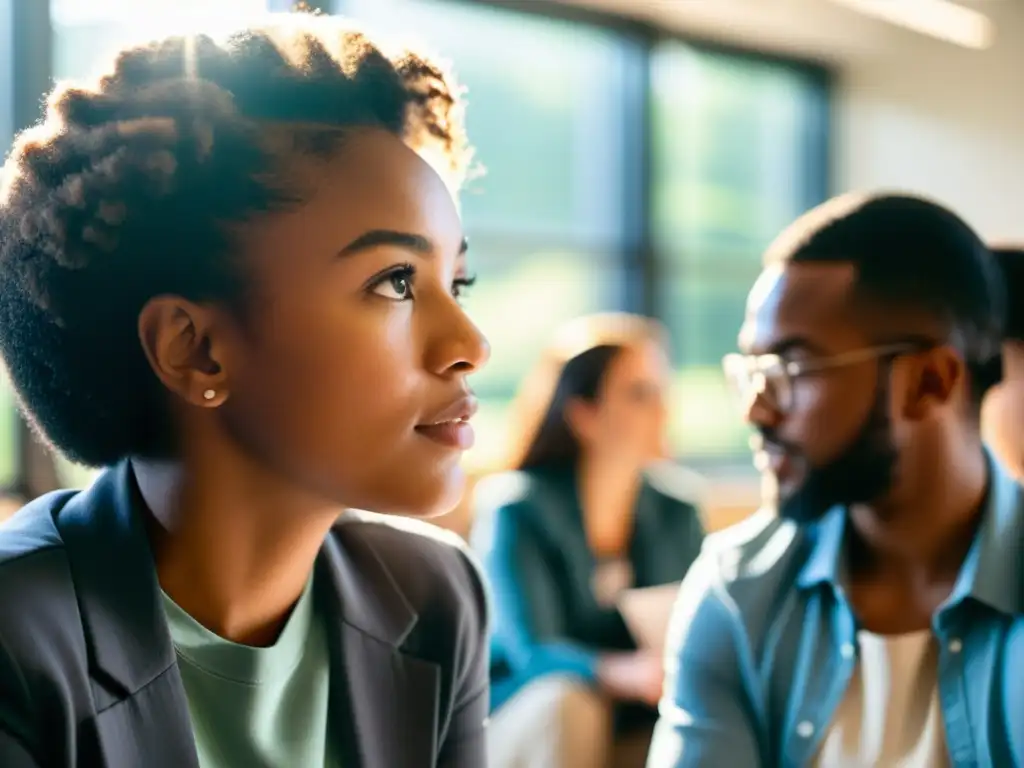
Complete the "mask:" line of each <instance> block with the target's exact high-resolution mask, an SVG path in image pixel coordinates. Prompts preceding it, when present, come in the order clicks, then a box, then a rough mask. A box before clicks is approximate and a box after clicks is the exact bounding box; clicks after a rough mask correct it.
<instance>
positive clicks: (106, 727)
mask: <svg viewBox="0 0 1024 768" xmlns="http://www.w3.org/2000/svg"><path fill="white" fill-rule="evenodd" d="M141 503H142V502H141V498H140V496H139V493H138V490H137V488H136V486H135V480H134V477H133V475H132V472H131V469H130V467H129V465H128V464H127V462H126V463H124V464H122V465H120V466H118V467H116V468H114V469H111V470H109V471H107V472H106V473H104V474H103V475H102V476H101V477H100V478H99V479H98V480H97V482H96V483H95V484H94V485H93V487H92V488H91V489H89V490H88V491H84V492H81V493H74V492H67V491H61V492H57V493H53V494H49V495H47V496H44V497H42V498H41V499H38V500H37V501H35V502H33V503H32V504H30V505H29V506H28V507H26V508H25V509H23V510H22V511H20V512H19V513H17V514H16V515H15V516H14V517H13V518H12V519H11V520H9V521H7V522H6V523H4V524H3V525H2V526H0V766H2V767H3V768H30V767H36V766H37V767H39V768H42V767H44V766H45V767H46V768H49V767H50V766H53V767H54V768H57V767H59V768H70V767H71V766H83V767H85V766H88V768H92V767H93V766H97V767H102V768H142V767H143V766H144V767H145V768H198V759H197V757H196V749H195V742H194V740H193V738H192V730H191V724H190V721H189V714H188V706H187V702H186V699H185V692H184V689H183V687H182V683H181V677H180V675H179V672H178V664H177V661H176V659H175V652H174V648H173V646H172V644H171V640H170V636H169V634H168V630H167V626H166V622H165V619H164V615H163V612H162V608H161V605H160V598H159V587H158V584H157V580H156V574H155V569H154V566H153V560H152V556H151V554H150V550H149V545H148V540H147V538H146V535H145V533H144V530H143V518H142V516H141V515H140V514H139V509H140V505H141ZM225 546H229V544H228V543H225ZM316 568H317V573H316V580H315V584H316V587H315V589H316V592H315V599H316V601H317V604H318V606H319V609H320V610H321V611H323V612H324V615H325V616H327V618H328V621H329V634H330V638H331V694H330V697H331V698H330V722H331V724H332V726H333V728H334V729H335V731H334V733H333V738H335V739H336V743H337V745H338V747H339V750H340V753H341V761H342V765H344V766H345V768H355V767H356V766H361V767H362V768H429V767H430V766H437V767H438V768H442V767H443V768H483V766H486V764H487V759H486V749H485V742H484V728H485V723H486V717H487V711H488V704H489V701H488V699H489V689H488V664H489V659H488V644H487V640H486V638H487V619H486V603H485V596H484V588H483V584H482V580H481V578H480V576H479V572H478V570H477V568H476V567H475V566H474V565H473V563H472V562H471V560H470V559H469V558H468V557H467V556H466V554H465V551H464V550H463V549H462V547H461V546H459V545H458V544H457V543H454V537H453V540H452V541H447V540H445V535H444V534H442V533H439V532H433V529H431V528H429V526H426V525H425V524H419V523H414V522H412V521H405V520H401V521H394V520H389V519H386V518H383V517H382V516H378V515H368V514H364V513H356V514H351V515H345V516H344V518H343V520H342V521H341V522H340V523H339V524H338V525H337V526H336V527H335V528H334V529H333V531H332V532H331V534H330V535H329V536H328V537H327V539H326V540H325V542H324V546H323V549H322V550H321V553H320V557H319V559H318V561H317V565H316ZM254 768H255V767H254ZM303 768H304V767H303Z"/></svg>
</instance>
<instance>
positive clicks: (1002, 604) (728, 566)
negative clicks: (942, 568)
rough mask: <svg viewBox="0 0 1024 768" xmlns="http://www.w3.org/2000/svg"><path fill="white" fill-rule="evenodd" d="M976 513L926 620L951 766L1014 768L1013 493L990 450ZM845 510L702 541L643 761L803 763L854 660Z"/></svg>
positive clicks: (1022, 662)
mask: <svg viewBox="0 0 1024 768" xmlns="http://www.w3.org/2000/svg"><path fill="white" fill-rule="evenodd" d="M989 465H990V477H991V483H990V490H989V494H988V502H987V505H986V509H985V517H984V519H983V521H982V523H981V526H980V528H979V530H978V534H977V537H976V539H975V541H974V543H973V545H972V546H971V548H970V550H969V552H968V555H967V558H966V560H965V561H964V564H963V567H962V568H961V571H960V574H959V576H958V578H957V581H956V584H955V586H954V588H953V591H952V593H951V594H950V596H949V598H948V599H947V600H946V601H945V602H944V603H943V605H942V606H941V607H940V608H939V610H938V611H937V612H936V614H935V616H934V618H933V619H932V627H933V630H934V632H935V635H936V637H937V638H938V641H939V645H940V649H941V650H940V654H939V675H938V688H939V691H938V692H939V698H940V701H941V705H942V713H943V718H944V723H945V731H946V743H947V745H948V749H949V757H950V764H951V766H953V768H967V767H968V766H977V768H993V767H994V768H1004V766H1005V767H1009V766H1020V767H1022V768H1024V489H1022V487H1021V486H1020V485H1019V484H1018V483H1017V482H1016V481H1015V480H1013V479H1012V478H1011V477H1009V476H1008V475H1007V474H1006V472H1005V471H1004V470H1003V469H1002V468H1000V467H999V466H998V464H997V463H996V462H995V461H994V460H992V458H991V456H990V457H989ZM845 525H846V511H845V509H843V508H835V509H832V510H830V511H829V512H828V513H827V514H826V516H825V517H824V518H823V519H822V520H820V521H818V522H817V523H815V524H813V525H808V526H805V527H802V528H801V527H798V526H796V525H794V524H793V523H791V522H788V521H783V520H780V519H778V518H777V517H775V516H773V515H771V514H770V513H768V512H764V511H762V512H758V513H757V514H756V515H754V516H753V517H752V518H751V519H749V520H748V521H746V522H744V523H742V524H740V525H739V526H736V527H734V528H732V529H729V530H727V531H723V532H722V533H720V534H716V535H714V536H712V537H710V538H709V539H708V540H707V543H706V545H705V549H704V551H703V553H702V554H701V556H700V558H699V559H698V561H697V563H696V564H695V565H694V567H693V568H692V569H691V570H690V572H689V574H688V575H687V577H686V580H685V581H684V583H683V586H682V588H681V591H680V595H679V601H678V604H677V607H676V611H675V615H674V617H673V620H672V629H671V630H670V634H669V649H670V650H669V656H668V663H667V667H668V669H667V672H668V683H667V686H666V693H665V699H664V701H663V702H662V706H661V720H660V722H659V724H658V728H657V731H656V734H655V739H654V744H653V745H652V748H651V752H650V757H649V761H648V768H684V767H688V766H711V768H748V767H749V768H757V767H758V766H761V767H762V768H768V767H769V766H782V767H785V768H790V766H806V765H809V764H812V761H813V759H814V757H815V755H816V753H817V751H818V749H819V747H820V745H821V742H822V739H823V738H824V736H825V735H826V733H827V731H828V728H829V725H830V724H831V722H832V718H833V715H834V714H835V711H836V708H837V706H838V705H839V703H840V701H841V700H842V698H843V695H844V693H845V691H846V688H847V685H848V683H849V681H850V678H851V675H852V674H853V671H854V667H855V665H856V662H857V653H858V650H857V639H856V632H857V629H858V626H857V619H856V617H855V616H854V614H853V612H852V610H851V608H850V605H849V602H848V601H847V599H846V596H845V595H844V593H843V589H842V586H841V583H840V580H839V575H840V574H841V573H842V572H843V563H842V552H843V547H842V538H843V530H844V528H845Z"/></svg>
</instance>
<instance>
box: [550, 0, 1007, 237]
mask: <svg viewBox="0 0 1024 768" xmlns="http://www.w3.org/2000/svg"><path fill="white" fill-rule="evenodd" d="M565 1H566V2H571V3H573V4H577V5H587V6H592V7H595V8H600V9H603V10H606V11H613V12H618V13H622V14H623V15H631V16H635V17H640V18H643V19H645V20H648V21H652V22H655V23H657V24H661V25H664V26H668V27H671V28H675V29H678V30H680V31H683V32H687V33H690V34H693V35H697V36H702V37H709V38H712V39H715V40H717V41H721V42H726V43H732V44H735V45H740V46H743V47H752V48H759V49H763V50H768V51H773V52H778V53H790V54H794V55H799V56H803V57H812V58H816V59H820V60H823V61H826V62H828V63H830V64H832V65H834V66H835V67H836V68H837V70H838V72H839V82H838V91H837V93H836V112H835V114H836V121H835V131H836V142H835V148H836V154H835V158H834V162H835V166H834V179H835V184H836V187H837V191H842V190H847V189H852V188H858V189H863V188H875V187H898V188H904V189H913V190H916V191H919V192H923V193H927V194H929V195H932V196H934V197H936V198H939V199H941V200H942V201H944V202H946V203H948V204H949V205H950V206H952V207H953V208H955V209H956V210H958V211H959V212H961V213H962V214H963V215H965V216H966V217H967V218H968V219H969V220H970V221H971V222H972V223H973V224H974V225H975V226H976V227H977V228H978V229H979V231H980V232H981V233H982V234H983V235H985V236H986V237H990V238H1016V239H1024V0H974V2H971V0H963V2H964V4H966V5H972V6H973V7H975V8H977V9H979V10H981V11H982V12H984V13H986V14H987V15H989V16H990V17H991V18H992V19H993V20H994V21H995V22H996V28H997V33H996V43H995V46H994V47H993V48H991V49H989V50H986V51H972V50H967V49H963V48H958V47H956V46H954V45H951V44H948V43H943V42H939V41H937V40H934V39H932V38H928V37H924V36H922V35H918V34H915V33H912V32H909V31H905V30H902V29H900V28H897V27H894V26H892V25H889V24H886V23H883V22H879V21H875V20H873V19H870V18H867V17H865V16H862V15H859V14H856V13H854V12H853V11H850V10H848V9H846V8H842V7H840V6H838V5H836V4H833V3H831V2H828V0H565ZM893 2H896V0H893Z"/></svg>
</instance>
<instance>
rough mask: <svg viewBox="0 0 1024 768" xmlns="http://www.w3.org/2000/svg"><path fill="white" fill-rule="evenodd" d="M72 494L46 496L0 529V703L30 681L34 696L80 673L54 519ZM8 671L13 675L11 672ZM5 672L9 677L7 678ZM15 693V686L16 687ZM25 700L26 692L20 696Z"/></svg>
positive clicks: (67, 576) (79, 637) (66, 571)
mask: <svg viewBox="0 0 1024 768" xmlns="http://www.w3.org/2000/svg"><path fill="white" fill-rule="evenodd" d="M74 493H75V492H73V491H59V492H56V493H51V494H47V495H46V496H43V497H41V498H39V499H36V500H35V501H33V502H31V503H30V504H28V505H26V506H25V507H23V508H22V509H21V510H19V511H18V512H16V513H15V514H14V516H13V517H11V518H9V519H7V520H6V521H4V523H3V524H0V616H2V617H4V620H3V621H0V702H2V703H4V704H11V703H12V699H11V697H12V696H13V697H15V698H20V695H19V692H18V691H15V690H12V689H11V688H10V686H12V685H15V683H16V682H17V681H18V680H21V681H22V683H24V681H25V680H27V679H30V680H31V681H32V686H33V688H34V689H35V690H34V693H35V694H38V693H39V691H38V689H39V687H40V686H45V685H47V684H48V683H47V682H46V681H49V682H50V683H53V684H59V681H60V680H62V679H63V677H64V676H65V673H66V671H67V670H68V669H73V668H76V667H77V668H79V669H82V670H84V668H85V659H86V655H87V654H86V648H85V639H84V634H83V630H82V624H81V621H80V619H79V607H78V598H77V595H76V592H75V584H74V581H73V580H72V577H71V569H70V565H69V562H68V556H67V550H66V548H65V546H64V541H63V539H62V538H61V535H60V530H59V529H58V527H57V525H56V523H55V520H54V518H55V516H56V514H57V513H58V512H59V511H60V509H61V508H62V507H63V506H64V504H65V503H66V502H67V500H68V499H69V498H71V497H72V496H74ZM12 670H13V672H12ZM8 672H10V673H11V674H7V673H8ZM16 687H17V686H16ZM21 694H23V695H26V696H27V691H21Z"/></svg>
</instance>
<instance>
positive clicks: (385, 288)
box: [373, 272, 412, 301]
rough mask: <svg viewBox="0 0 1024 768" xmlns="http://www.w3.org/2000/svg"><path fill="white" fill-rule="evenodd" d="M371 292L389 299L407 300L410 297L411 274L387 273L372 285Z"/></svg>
mask: <svg viewBox="0 0 1024 768" xmlns="http://www.w3.org/2000/svg"><path fill="white" fill-rule="evenodd" d="M373 292H374V293H376V294H377V295H378V296H381V297H383V298H385V299H391V301H408V300H409V299H411V298H412V275H410V274H409V273H408V272H394V273H392V274H390V275H387V276H386V277H384V278H382V279H381V281H380V282H379V283H377V285H375V286H374V287H373Z"/></svg>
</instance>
